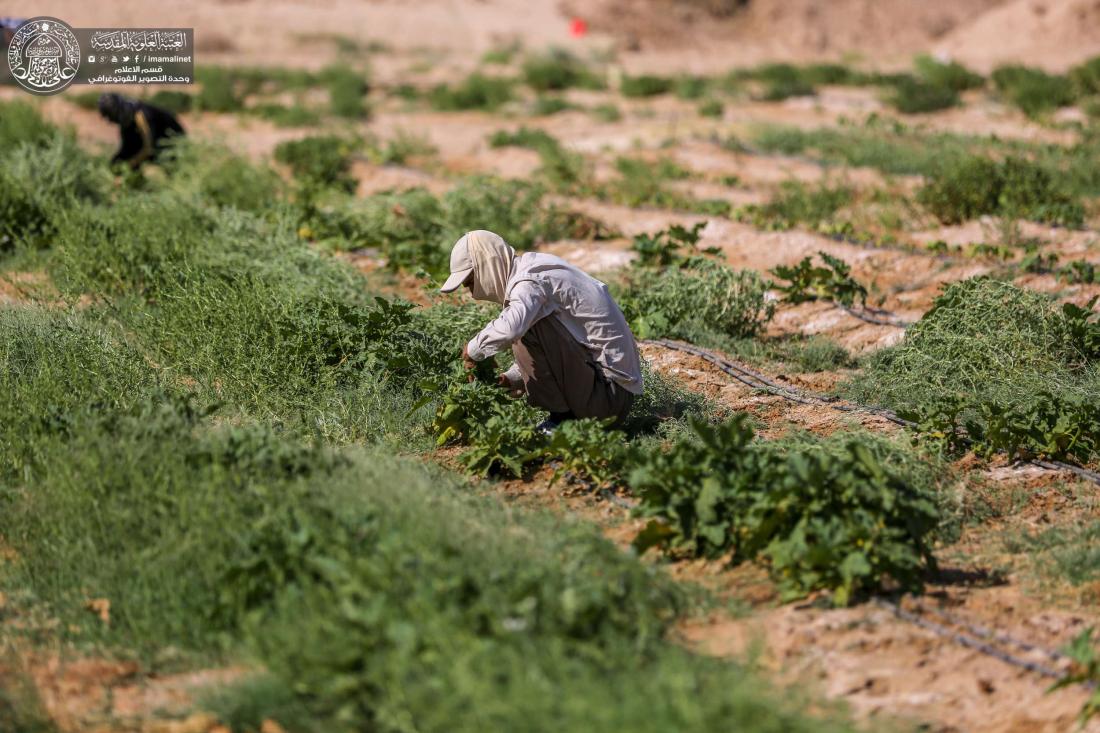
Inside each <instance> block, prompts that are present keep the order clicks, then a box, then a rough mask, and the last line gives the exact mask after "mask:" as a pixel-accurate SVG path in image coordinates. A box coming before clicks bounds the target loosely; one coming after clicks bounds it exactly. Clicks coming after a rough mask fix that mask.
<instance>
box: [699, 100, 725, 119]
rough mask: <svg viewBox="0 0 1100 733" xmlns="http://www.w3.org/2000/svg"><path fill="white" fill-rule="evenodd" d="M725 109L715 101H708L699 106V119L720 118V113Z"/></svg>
mask: <svg viewBox="0 0 1100 733" xmlns="http://www.w3.org/2000/svg"><path fill="white" fill-rule="evenodd" d="M724 109H725V108H724V107H723V106H722V103H721V102H719V101H718V100H717V99H708V100H706V101H705V102H702V103H700V104H699V115H700V116H701V117H718V118H720V117H721V116H722V111H723V110H724Z"/></svg>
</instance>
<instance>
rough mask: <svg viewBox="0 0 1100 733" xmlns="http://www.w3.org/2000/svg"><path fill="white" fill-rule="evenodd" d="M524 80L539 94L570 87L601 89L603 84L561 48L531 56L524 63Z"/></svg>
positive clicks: (574, 57)
mask: <svg viewBox="0 0 1100 733" xmlns="http://www.w3.org/2000/svg"><path fill="white" fill-rule="evenodd" d="M523 79H524V81H525V82H527V85H528V86H530V87H531V88H532V89H534V90H536V91H539V92H547V91H561V90H563V89H569V88H570V87H584V88H586V89H600V88H602V87H603V82H602V81H601V80H600V78H599V77H597V76H596V75H595V74H593V73H592V72H591V71H590V70H589V69H588V67H587V66H585V64H584V63H583V62H582V61H581V60H580V59H578V58H577V57H576V56H575V55H573V54H572V53H570V52H569V51H566V50H564V49H561V48H553V49H550V50H549V51H547V52H545V53H542V54H538V55H534V56H530V57H528V58H527V60H525V61H524V62H523Z"/></svg>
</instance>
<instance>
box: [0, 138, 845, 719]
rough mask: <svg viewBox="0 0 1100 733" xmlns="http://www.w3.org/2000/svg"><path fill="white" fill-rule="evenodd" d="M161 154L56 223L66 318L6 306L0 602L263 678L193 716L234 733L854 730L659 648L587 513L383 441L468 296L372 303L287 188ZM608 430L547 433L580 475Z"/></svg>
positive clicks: (658, 636)
mask: <svg viewBox="0 0 1100 733" xmlns="http://www.w3.org/2000/svg"><path fill="white" fill-rule="evenodd" d="M49 144H52V143H49ZM6 154H8V153H7V151H5V155H6ZM11 154H13V155H14V154H15V153H11ZM179 164H180V165H181V166H182V167H181V168H180V169H178V170H180V171H181V172H182V173H181V175H180V176H178V177H175V178H169V179H166V180H164V181H160V180H157V179H151V180H149V181H148V182H146V183H145V184H143V186H142V187H141V188H138V189H137V190H134V189H131V188H129V187H128V186H127V187H123V188H120V189H119V190H117V191H114V192H112V194H111V195H110V196H108V197H107V198H106V199H104V200H102V201H100V200H94V199H90V200H77V201H76V202H75V203H74V204H73V205H72V206H69V207H67V210H66V211H65V212H64V214H63V215H62V214H61V213H60V212H55V211H52V210H48V211H46V214H47V218H48V221H49V222H50V225H51V226H52V227H53V231H54V235H53V237H52V238H51V248H50V250H49V251H48V253H47V256H45V257H44V260H43V262H44V266H46V267H47V268H48V270H49V273H50V275H51V279H52V281H53V283H54V284H55V285H56V287H57V288H58V290H59V291H60V293H61V294H62V296H63V297H64V298H65V299H67V300H69V301H77V300H81V301H82V306H81V307H80V308H79V309H78V310H74V311H73V312H71V313H66V312H64V311H63V310H62V309H57V308H56V306H55V307H54V309H52V310H50V309H43V308H38V307H30V306H20V307H8V308H4V309H2V310H0V535H2V536H3V537H4V542H5V549H6V550H7V549H8V548H10V549H11V550H12V554H11V555H10V559H9V555H8V554H7V553H5V563H4V565H3V567H2V569H0V585H2V587H3V588H4V592H5V596H6V598H7V599H8V603H7V604H6V605H5V608H4V613H5V615H9V614H16V615H17V616H18V619H19V622H20V623H19V624H17V625H21V626H22V627H23V628H24V629H26V630H29V631H31V632H38V633H42V634H48V635H49V638H56V636H57V635H59V634H60V635H62V636H64V637H66V638H68V639H70V640H73V641H77V642H94V643H95V644H97V645H101V646H102V647H106V648H109V649H119V650H122V651H124V652H126V653H130V654H135V653H136V654H137V655H138V656H139V658H140V659H142V660H143V663H144V664H145V665H146V669H148V670H150V671H154V672H155V671H158V670H160V669H161V668H162V667H163V666H164V665H172V666H173V667H174V668H176V669H178V668H179V667H180V666H183V667H189V666H196V665H208V664H232V663H235V664H239V663H241V662H242V661H244V662H245V663H247V664H249V665H254V669H256V670H261V669H262V670H263V671H262V672H257V673H256V675H258V676H252V677H251V678H250V679H247V680H245V681H243V682H242V683H241V684H240V685H239V686H232V687H230V688H229V689H224V690H221V691H220V694H218V695H216V696H215V698H216V699H215V700H213V701H212V702H211V703H210V704H211V705H214V706H215V707H216V709H217V710H218V711H219V713H220V715H222V716H223V717H224V718H225V720H226V721H227V722H230V723H231V724H232V725H233V726H234V727H235V728H236V729H237V730H245V729H247V728H249V727H251V728H256V727H258V725H259V724H260V722H261V721H262V719H263V718H266V717H274V718H275V719H276V720H278V721H279V722H280V723H281V724H283V725H284V727H286V728H287V729H288V730H294V731H320V730H325V731H332V730H335V731H343V730H348V731H350V730H363V729H367V728H369V729H372V730H383V731H400V730H410V729H416V730H423V731H432V730H447V731H456V730H457V731H461V730H466V729H484V728H485V727H486V726H488V727H489V728H492V729H501V730H517V729H523V730H535V731H537V730H559V729H561V727H562V726H564V727H566V728H569V729H583V728H586V727H590V726H596V727H598V728H600V729H608V730H627V729H629V730H639V731H646V730H670V729H675V730H712V729H715V728H736V729H743V730H757V729H759V730H766V729H769V728H771V729H776V728H778V729H783V730H811V729H812V730H832V729H836V730H844V729H847V728H846V726H845V725H844V724H843V723H837V722H833V720H832V719H831V716H829V715H828V714H822V713H821V712H820V710H819V711H818V713H817V714H816V715H815V717H814V718H813V719H810V718H808V717H806V716H805V714H804V713H803V710H804V707H803V706H802V705H800V704H799V703H798V702H797V701H792V700H789V699H788V700H783V701H780V700H778V699H777V697H776V696H775V695H774V694H773V693H770V692H768V691H766V690H765V689H763V688H762V686H760V685H759V683H757V682H756V681H755V679H756V678H755V677H754V676H753V675H752V674H749V673H746V671H745V670H744V669H742V668H739V667H737V666H734V665H731V664H729V663H727V662H724V661H719V660H712V659H706V658H700V657H697V656H694V655H692V654H690V653H689V652H687V651H684V650H682V649H681V648H680V647H678V646H676V645H674V644H673V643H671V642H669V641H667V640H666V639H665V632H666V630H667V629H668V628H669V627H670V625H671V624H672V623H674V622H675V620H676V619H677V617H678V616H680V615H681V614H682V613H683V610H684V608H685V601H684V599H683V596H682V594H681V593H680V592H679V591H678V590H677V589H676V587H675V586H674V585H673V584H672V583H671V582H670V581H668V580H667V579H665V578H664V577H663V575H662V574H661V573H659V572H658V571H656V570H654V569H653V568H652V567H649V566H647V565H645V564H642V563H640V562H639V561H638V560H637V559H635V558H632V557H630V556H629V555H627V554H624V553H622V552H621V551H620V550H618V549H617V548H615V547H614V546H613V545H612V544H610V543H609V542H607V541H606V540H605V539H603V538H602V537H601V536H600V535H599V533H598V532H597V531H596V530H595V529H593V528H590V527H582V526H579V525H576V524H574V523H571V522H568V521H563V520H562V519H560V518H556V517H553V516H549V515H546V514H542V513H537V512H531V511H526V510H517V509H516V508H514V507H505V506H503V505H501V504H500V503H499V502H497V501H495V500H492V499H487V498H478V497H476V496H474V493H473V492H468V491H463V488H464V487H463V485H462V482H460V481H459V480H457V479H456V477H454V476H453V475H449V474H446V473H445V472H443V471H441V470H439V469H433V468H431V467H430V466H426V465H424V463H422V462H419V461H414V460H409V459H402V458H397V457H394V456H393V455H392V453H393V452H394V451H395V450H397V446H398V445H399V446H400V449H401V450H404V451H410V450H413V451H415V450H417V449H418V448H421V447H425V446H426V440H425V439H426V437H427V435H426V433H427V430H428V429H429V427H430V426H429V423H430V415H431V411H427V410H423V409H420V408H417V407H416V402H417V401H418V400H420V399H421V398H422V397H424V396H429V395H426V394H425V389H424V387H423V385H422V382H423V380H425V379H434V380H435V381H436V383H437V384H439V383H447V382H448V381H450V382H454V381H457V380H458V379H459V375H460V373H461V367H460V366H459V363H458V358H457V356H458V352H459V349H460V347H461V344H462V342H463V341H464V340H465V339H466V338H468V336H469V333H470V330H471V328H472V327H473V325H474V324H477V323H480V322H482V321H483V319H484V313H479V312H476V309H469V308H445V307H439V306H437V307H433V308H426V309H413V308H412V306H411V305H409V304H404V303H401V302H394V301H388V300H377V299H375V298H374V297H373V296H372V295H371V294H370V293H369V291H368V289H367V287H366V282H365V280H364V279H363V277H362V276H361V275H359V274H358V273H357V272H355V271H354V270H353V269H351V268H350V267H348V266H346V265H343V264H341V263H340V262H339V261H337V260H335V259H333V258H331V257H329V256H327V255H325V254H324V253H322V252H318V251H317V250H315V249H311V248H310V247H309V246H308V245H306V244H305V243H303V242H302V241H301V239H300V238H299V237H298V236H297V232H296V231H295V228H294V227H295V214H296V212H295V211H294V210H293V208H288V207H287V206H286V202H284V201H280V200H278V199H275V200H273V201H271V202H270V203H269V205H268V206H267V207H262V208H260V210H258V211H257V212H255V213H254V212H248V211H244V210H242V209H240V208H238V207H236V206H226V205H224V204H223V202H222V201H219V200H215V199H213V198H211V197H209V196H208V195H207V194H206V193H205V190H206V187H205V185H204V181H205V177H204V174H205V169H203V168H198V167H197V168H194V169H190V168H188V167H187V166H189V165H190V163H189V162H188V161H187V160H186V159H184V160H181V161H180V163H179ZM228 165H231V164H228ZM61 188H62V189H64V190H59V193H58V195H59V196H68V195H69V194H71V193H72V191H71V190H68V189H67V188H66V187H61ZM215 190H216V189H215ZM77 198H79V197H77ZM61 200H64V201H66V202H67V201H68V198H63V199H61ZM662 389H663V390H664V391H665V393H666V394H665V395H662ZM670 394H672V395H673V396H675V394H680V393H677V392H676V391H675V390H672V389H670V388H668V387H660V386H659V385H651V387H650V390H649V391H648V392H647V395H648V399H650V400H655V399H666V398H667V397H668V396H669V395H670ZM499 395H500V393H499V392H498V393H495V394H494V395H493V397H492V398H491V399H496V398H497V397H498V396H499ZM431 396H435V397H438V395H431ZM477 399H478V400H480V399H482V398H481V397H478V398H477ZM485 399H490V398H488V397H486V398H485ZM440 401H443V400H440ZM473 404H474V406H475V407H476V406H477V405H478V404H479V403H477V402H474V403H473ZM650 414H654V413H653V410H652V408H651V407H650V406H648V405H646V404H642V405H641V406H640V408H639V410H638V415H641V416H646V415H650ZM657 419H659V417H657V416H656V415H654V420H657ZM647 429H650V430H651V429H652V428H647ZM605 435H606V434H605V433H603V432H602V429H597V428H595V427H594V426H592V425H590V424H589V425H585V424H578V425H576V426H572V427H570V428H569V429H568V430H567V431H566V432H565V433H562V436H563V437H562V438H559V439H557V440H559V447H558V448H556V449H555V450H556V451H557V455H559V456H560V457H561V459H562V460H563V461H564V462H565V464H566V465H567V466H568V467H569V470H576V471H583V472H584V473H585V474H586V475H591V476H598V475H600V474H601V472H605V471H610V470H611V467H610V466H609V465H608V464H607V462H606V461H607V458H606V456H607V455H608V454H606V453H605V452H604V450H603V448H602V447H601V443H602V441H604V440H606V438H605V437H604V436H605ZM612 435H613V434H612ZM349 442H352V443H356V445H352V446H347V445H346V444H347V443H349ZM342 446H343V447H342ZM96 599H105V600H106V601H108V602H109V603H110V624H109V625H108V624H105V623H103V622H102V621H101V620H100V618H99V617H98V616H96V615H93V614H89V613H88V612H87V611H86V610H85V607H86V605H87V603H88V602H89V601H91V600H96ZM40 618H48V619H57V620H60V621H61V623H60V624H58V625H56V626H54V625H48V626H46V627H38V626H36V625H35V624H36V619H40ZM6 627H8V628H10V626H8V625H6ZM5 714H6V711H5Z"/></svg>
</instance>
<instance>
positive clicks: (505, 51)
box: [481, 41, 521, 66]
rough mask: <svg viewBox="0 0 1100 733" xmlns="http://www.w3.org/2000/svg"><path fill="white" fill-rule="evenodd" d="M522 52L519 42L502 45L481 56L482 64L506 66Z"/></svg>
mask: <svg viewBox="0 0 1100 733" xmlns="http://www.w3.org/2000/svg"><path fill="white" fill-rule="evenodd" d="M520 50H521V46H520V43H519V42H518V41H516V42H513V43H509V44H505V45H500V46H497V47H495V48H490V49H489V50H488V51H486V52H485V53H484V54H482V56H481V63H483V64H496V65H499V66H506V65H508V64H510V63H512V59H513V58H514V57H515V55H516V54H517V53H519V52H520Z"/></svg>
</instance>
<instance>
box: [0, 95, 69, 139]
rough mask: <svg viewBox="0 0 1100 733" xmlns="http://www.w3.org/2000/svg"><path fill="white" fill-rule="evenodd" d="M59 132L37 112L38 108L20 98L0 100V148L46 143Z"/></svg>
mask: <svg viewBox="0 0 1100 733" xmlns="http://www.w3.org/2000/svg"><path fill="white" fill-rule="evenodd" d="M58 132H59V130H58V129H57V127H55V126H54V125H52V124H50V123H49V122H47V121H46V120H45V118H43V117H42V115H41V114H39V112H38V108H37V107H36V106H34V105H32V104H31V103H30V102H25V101H23V100H21V99H16V100H11V101H0V150H4V151H7V150H11V149H12V148H15V147H16V146H18V145H23V144H27V145H38V146H41V145H46V144H48V143H49V142H50V141H51V140H52V139H53V138H54V137H55V136H56V135H57V133H58Z"/></svg>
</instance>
